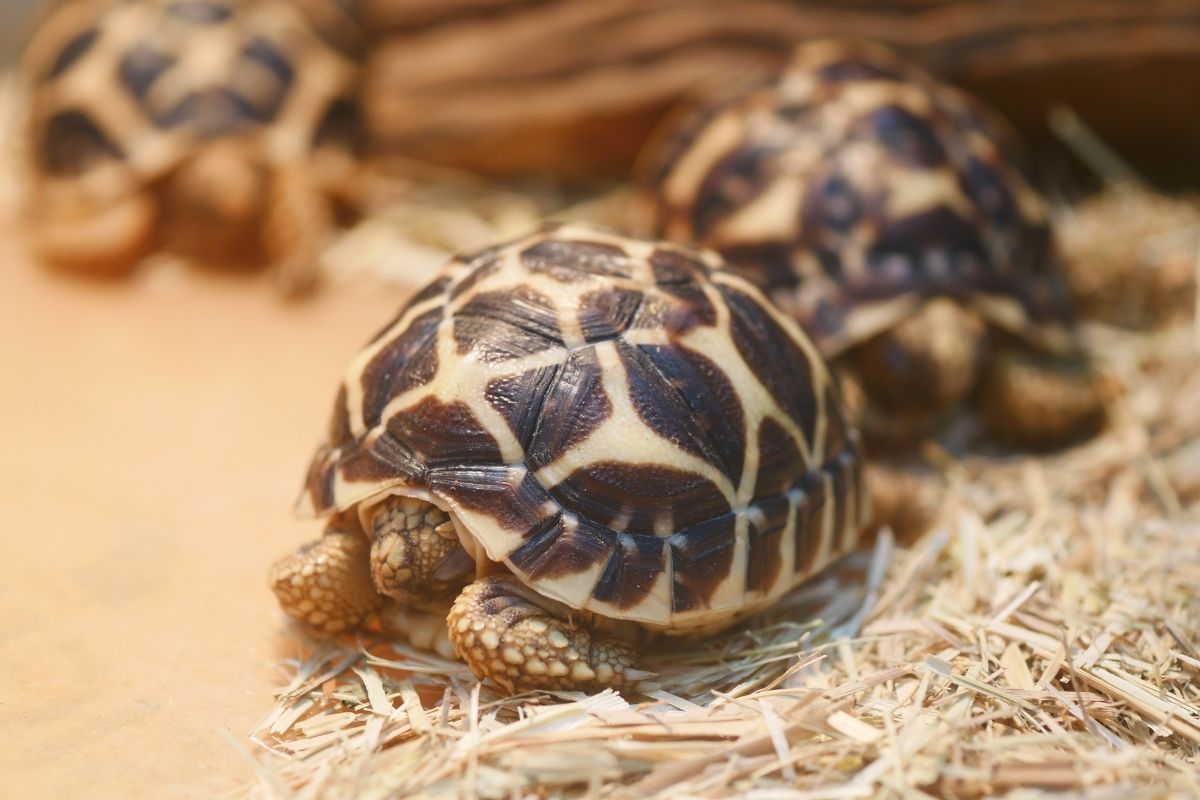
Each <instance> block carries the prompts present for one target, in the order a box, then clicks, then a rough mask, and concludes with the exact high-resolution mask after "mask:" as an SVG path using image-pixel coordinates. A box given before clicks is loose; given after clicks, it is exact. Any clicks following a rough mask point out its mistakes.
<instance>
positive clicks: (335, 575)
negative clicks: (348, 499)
mask: <svg viewBox="0 0 1200 800" xmlns="http://www.w3.org/2000/svg"><path fill="white" fill-rule="evenodd" d="M368 558H369V548H368V543H367V539H366V537H365V536H363V534H362V531H360V530H358V529H357V527H356V526H343V525H339V524H338V521H337V520H335V521H334V522H332V523H330V525H329V527H328V528H326V530H325V535H324V536H322V537H321V538H320V539H318V540H317V541H315V542H309V543H308V544H306V545H304V546H303V547H301V548H300V549H299V550H297V551H296V552H295V553H293V554H292V555H290V556H287V557H286V558H283V559H280V560H279V561H278V562H276V563H275V565H274V566H273V567H272V568H271V574H270V581H271V589H272V590H274V592H275V596H276V597H277V598H278V599H279V605H280V606H282V607H283V610H284V611H285V612H286V613H287V614H288V615H289V616H291V617H294V618H295V619H298V620H300V621H301V622H306V623H308V624H309V625H312V626H313V627H314V628H316V629H317V630H319V631H321V632H323V633H338V632H340V631H344V630H348V629H350V628H356V627H358V626H360V625H362V624H363V623H365V622H366V621H367V620H368V619H369V618H370V617H371V615H372V614H375V613H376V612H377V611H379V609H380V607H381V606H382V604H383V597H382V596H381V595H380V594H379V592H377V591H375V584H374V583H372V581H371V568H370V565H369V560H368Z"/></svg>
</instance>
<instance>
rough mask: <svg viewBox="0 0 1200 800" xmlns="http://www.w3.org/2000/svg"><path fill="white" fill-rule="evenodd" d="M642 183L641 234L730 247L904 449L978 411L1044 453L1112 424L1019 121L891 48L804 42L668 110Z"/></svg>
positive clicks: (862, 409)
mask: <svg viewBox="0 0 1200 800" xmlns="http://www.w3.org/2000/svg"><path fill="white" fill-rule="evenodd" d="M641 183H642V189H643V195H644V198H645V203H644V206H643V213H644V217H643V220H642V221H643V227H646V228H649V229H650V230H653V231H654V232H655V233H657V234H659V235H663V236H665V237H666V238H668V239H672V240H675V241H680V242H686V243H694V244H700V245H703V246H707V247H711V248H713V249H715V250H717V251H718V252H720V253H721V254H722V255H723V256H724V257H725V259H726V260H727V261H728V262H729V264H730V265H731V266H732V267H733V268H735V269H737V270H738V271H740V272H741V273H742V274H744V275H745V276H747V277H748V278H750V279H751V280H752V281H753V282H754V283H756V284H757V285H759V286H760V287H762V288H763V289H764V290H766V291H767V293H768V294H769V296H770V297H771V298H772V299H773V300H774V301H775V302H777V303H778V304H779V305H780V307H782V308H783V309H785V310H786V311H787V312H788V313H789V314H791V315H792V316H794V317H795V318H796V319H797V320H798V321H799V322H800V323H801V325H802V326H803V327H804V328H805V330H806V331H807V332H808V333H809V334H810V335H811V336H812V337H813V339H814V340H815V342H816V344H817V346H818V348H819V349H820V350H821V352H822V354H823V355H824V356H825V357H826V358H828V359H830V360H831V361H832V362H833V363H834V365H835V366H836V367H837V368H838V369H839V372H840V373H841V375H842V376H843V377H844V379H845V382H846V384H847V395H848V396H849V398H850V399H851V401H852V402H853V401H854V400H855V398H857V403H856V404H857V405H858V406H859V413H860V414H861V423H862V427H863V431H864V434H865V435H866V436H867V438H868V439H870V440H874V441H876V442H882V443H886V444H908V443H911V442H912V441H913V440H914V439H917V438H920V437H923V436H925V435H929V434H931V433H933V432H935V431H937V430H938V429H939V428H941V427H942V426H943V425H944V423H946V422H947V421H948V420H949V419H950V418H951V417H953V416H954V415H955V414H956V413H957V412H958V411H959V410H960V409H963V408H965V407H967V406H970V405H974V406H975V407H976V408H977V409H978V410H980V411H981V412H982V414H981V417H982V419H983V420H984V421H985V423H986V424H987V426H988V427H989V428H990V430H991V432H992V433H993V434H994V435H995V436H997V437H998V438H1003V439H1009V440H1013V441H1016V442H1018V443H1021V444H1024V445H1032V446H1053V445H1057V444H1060V443H1063V442H1066V441H1068V440H1071V439H1073V438H1075V437H1077V436H1079V435H1081V434H1083V433H1085V432H1088V431H1090V430H1091V429H1093V428H1094V427H1095V426H1096V425H1097V424H1098V423H1099V422H1100V420H1101V419H1102V413H1103V412H1102V407H1101V403H1100V400H1099V397H1098V395H1097V393H1096V391H1095V390H1094V388H1093V386H1092V381H1091V378H1090V372H1089V369H1088V365H1087V360H1086V358H1085V357H1084V354H1083V352H1082V349H1081V347H1080V344H1079V341H1078V339H1077V338H1076V335H1075V333H1074V327H1073V324H1072V315H1071V309H1070V305H1069V301H1068V299H1067V295H1066V294H1065V292H1064V290H1063V288H1062V286H1061V284H1060V281H1059V276H1058V275H1057V264H1056V261H1055V257H1054V252H1053V248H1052V246H1051V242H1050V233H1049V227H1048V223H1047V212H1046V207H1045V204H1044V203H1043V201H1042V198H1041V197H1040V195H1039V194H1038V193H1037V191H1036V190H1035V189H1034V188H1033V187H1032V185H1031V183H1030V180H1029V178H1028V176H1027V173H1026V171H1025V170H1024V168H1023V166H1022V162H1021V156H1020V153H1019V152H1018V148H1017V146H1016V144H1015V143H1014V141H1013V138H1012V136H1011V134H1010V132H1009V130H1008V129H1007V127H1006V126H1005V125H1004V123H1003V121H1001V120H999V119H997V118H996V117H995V116H993V115H992V114H991V113H989V112H988V111H987V110H986V109H984V108H981V107H980V106H979V105H977V104H976V103H975V102H973V101H972V100H971V99H970V98H968V97H967V96H966V95H964V94H963V93H961V92H959V91H957V90H955V89H953V88H951V87H949V86H946V85H944V84H940V83H938V82H936V81H935V80H933V79H932V78H931V77H929V76H928V75H926V74H925V73H923V72H921V71H920V70H917V69H915V68H913V67H911V66H909V65H908V64H906V63H904V62H903V61H902V60H901V59H900V58H899V57H897V56H896V55H895V54H893V53H892V52H891V51H889V50H887V49H885V48H882V47H878V46H874V45H870V44H867V43H857V42H845V41H837V40H822V41H818V42H813V43H810V44H807V45H804V46H801V47H799V48H798V49H797V50H796V51H795V53H794V56H793V58H792V61H791V63H790V65H789V66H788V68H787V69H786V70H784V71H783V72H782V73H781V74H779V75H777V76H775V77H774V78H772V79H770V80H768V81H765V82H762V83H760V84H758V85H756V86H754V87H752V88H750V89H749V90H745V91H739V92H737V93H736V94H732V95H730V96H726V97H724V98H722V99H720V100H718V101H717V102H714V103H712V104H710V105H708V106H706V107H704V108H702V109H700V110H699V111H698V112H696V113H693V114H692V115H690V116H689V117H686V118H684V119H683V120H678V119H677V120H674V121H671V122H668V123H667V124H666V126H665V127H664V129H663V131H662V132H661V133H660V135H659V136H658V137H657V139H656V140H655V141H652V142H651V143H650V144H649V145H648V147H647V151H646V154H645V157H644V160H643V164H642V169H641Z"/></svg>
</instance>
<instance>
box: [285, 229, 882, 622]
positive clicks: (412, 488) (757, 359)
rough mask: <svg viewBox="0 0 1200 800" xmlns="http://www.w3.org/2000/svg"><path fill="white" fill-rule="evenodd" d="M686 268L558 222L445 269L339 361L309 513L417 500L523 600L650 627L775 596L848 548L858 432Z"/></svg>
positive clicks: (733, 289)
mask: <svg viewBox="0 0 1200 800" xmlns="http://www.w3.org/2000/svg"><path fill="white" fill-rule="evenodd" d="M706 259H707V257H699V256H695V255H691V254H688V253H686V252H685V251H677V250H675V249H674V248H670V247H666V246H662V245H659V246H655V245H652V244H651V243H648V242H640V241H636V240H624V239H620V238H618V237H615V236H613V235H612V234H608V233H606V232H603V231H598V230H594V229H590V228H585V227H582V226H565V227H563V228H546V229H543V230H541V231H538V232H536V233H534V234H531V235H530V236H527V237H524V238H523V239H519V240H517V241H514V242H512V243H510V244H508V245H505V246H502V247H499V248H492V249H490V250H489V252H488V253H487V254H486V255H483V256H478V257H475V258H462V259H457V260H455V261H453V262H452V263H451V264H450V265H448V267H447V270H446V272H445V273H444V274H443V276H442V277H441V278H440V279H439V280H438V281H437V282H436V283H435V285H436V286H438V287H439V288H438V289H436V290H433V289H431V290H427V291H425V292H422V293H421V294H420V295H419V296H418V299H417V300H415V301H414V302H413V303H412V304H410V306H409V307H408V309H407V311H406V312H405V313H404V314H402V315H401V316H400V317H399V318H398V319H397V321H395V322H394V323H393V324H392V326H391V327H390V328H389V330H388V331H386V332H385V333H384V334H383V335H381V336H379V337H377V338H376V340H375V341H374V342H372V344H370V345H369V346H368V349H367V350H366V351H364V355H363V356H361V357H360V358H359V359H358V360H356V361H355V364H354V366H353V367H352V368H351V370H350V372H349V373H348V375H347V377H346V387H347V390H346V392H345V398H346V402H347V403H348V409H347V417H348V419H349V422H350V425H349V427H350V428H352V429H354V430H356V431H358V433H357V434H356V436H357V441H356V444H354V445H353V446H346V447H345V452H346V453H347V455H346V456H345V457H332V458H331V457H330V454H331V453H333V451H332V450H327V451H325V453H324V455H323V456H322V457H321V463H320V465H319V466H316V467H314V472H313V475H314V476H315V477H313V478H312V479H310V484H309V486H310V496H309V499H310V501H311V504H312V505H313V506H314V507H315V508H316V509H317V510H318V511H319V512H325V513H328V512H329V511H331V510H332V509H334V508H342V509H345V508H347V507H349V506H350V505H352V504H353V503H356V502H363V501H366V500H369V499H370V498H372V497H378V496H380V495H381V494H382V493H386V492H394V493H399V494H405V493H412V494H415V495H419V496H421V497H430V498H432V499H433V500H434V501H435V502H436V503H438V504H439V505H443V506H444V507H445V508H446V509H447V510H449V511H450V512H451V515H452V517H453V518H454V520H455V523H456V526H457V527H458V530H459V534H460V536H464V537H466V538H468V539H470V540H473V541H474V542H475V545H476V546H477V547H478V548H479V549H480V555H482V554H483V553H486V555H487V557H488V558H490V559H492V560H494V561H497V562H500V563H503V564H504V565H506V566H507V568H508V569H509V570H511V571H512V573H513V574H514V575H515V576H516V577H517V578H519V579H520V580H521V581H523V582H525V583H526V584H527V585H529V586H530V587H531V588H533V589H535V590H536V591H537V592H539V593H540V594H542V595H544V596H546V597H548V598H550V599H552V600H555V601H559V602H562V603H565V604H567V606H569V607H573V608H579V609H586V610H589V611H592V612H595V613H597V614H600V615H605V616H612V617H619V618H627V619H630V620H635V621H638V622H641V623H643V624H647V625H651V626H655V627H660V628H666V629H669V630H671V629H680V630H683V629H687V628H689V627H695V626H703V625H710V626H711V625H713V624H714V623H718V622H720V621H724V620H727V619H728V618H729V617H730V615H734V614H738V613H743V612H745V611H748V610H751V609H752V608H754V607H757V606H758V605H761V604H763V603H765V602H767V601H768V600H769V599H771V598H773V597H776V596H778V595H779V594H780V593H781V592H782V591H785V590H786V589H787V588H789V587H790V586H792V585H794V584H795V583H797V582H799V581H800V580H803V579H804V578H805V577H807V575H808V574H810V572H811V571H812V570H815V569H818V568H819V567H820V566H822V565H824V564H825V563H826V562H827V561H828V560H829V559H830V558H833V557H836V556H837V555H838V554H840V553H842V552H844V550H845V548H846V547H848V546H851V545H852V544H853V541H854V539H855V538H856V535H855V534H854V533H851V532H849V531H848V528H849V527H850V526H851V525H857V524H859V523H860V522H861V520H860V519H859V514H858V513H857V510H855V509H849V508H846V509H841V508H839V505H840V504H844V503H849V502H851V498H850V496H849V494H848V492H847V491H846V490H844V489H842V488H839V487H842V486H844V485H846V484H847V482H848V481H849V482H855V481H857V470H858V468H859V466H860V459H859V458H858V455H857V451H856V450H854V449H853V448H854V447H855V446H856V438H855V434H854V433H853V431H852V430H851V429H849V428H848V426H846V425H845V422H844V420H842V418H841V410H840V407H839V406H838V405H837V400H836V398H835V396H834V394H833V393H832V392H833V390H832V389H831V386H832V384H831V382H830V379H829V375H828V373H827V371H826V368H825V367H824V365H823V364H822V363H821V362H820V361H819V359H818V358H817V357H816V356H815V351H814V350H813V349H812V346H811V345H810V344H808V343H806V342H805V340H804V339H803V335H802V334H801V333H800V332H799V330H798V329H797V328H796V327H795V326H794V325H791V323H789V322H787V321H786V320H785V319H784V318H783V317H782V316H781V315H779V314H778V312H775V311H773V310H771V309H769V308H768V307H767V306H766V305H765V304H764V302H763V300H762V298H761V295H759V294H758V293H757V292H756V291H755V290H754V289H753V288H751V287H750V286H749V285H748V284H745V283H744V282H743V281H741V280H740V279H738V278H736V277H734V276H731V275H727V274H725V273H724V272H723V271H721V270H719V269H714V267H713V265H712V264H710V263H709V262H708V261H707V260H706ZM464 286H465V287H466V288H463V287H464ZM420 319H424V320H425V321H424V322H420V323H418V322H417V321H416V320H420ZM433 353H436V354H437V356H438V358H437V359H436V360H434V359H433V358H432V357H431V356H430V355H429V354H433ZM768 354H769V355H768ZM414 371H420V372H421V379H420V380H409V381H406V380H403V379H402V376H404V375H408V374H410V373H413V372H414ZM356 420H357V422H356ZM336 430H337V431H339V432H340V431H344V430H345V426H343V425H342V424H341V423H339V425H338V426H337V427H336ZM339 435H340V433H339ZM385 447H390V448H391V449H392V451H393V452H391V453H388V452H385ZM363 454H373V456H374V457H373V458H372V457H365V456H364V455H363ZM847 454H849V455H848V456H847V457H848V461H847V460H845V459H843V456H846V455H847ZM406 459H407V460H406ZM391 461H395V462H396V465H397V469H396V472H395V474H394V475H392V476H391V477H390V478H389V477H388V476H387V475H386V468H385V469H383V470H380V469H379V467H381V466H385V465H386V464H388V463H389V462H391ZM351 465H353V467H354V469H355V470H357V474H351V472H350V470H349V469H348V468H349V467H351ZM364 465H370V466H369V468H364ZM847 465H848V466H849V469H850V471H851V474H849V476H848V477H847V476H845V475H843V472H845V467H846V466H847ZM418 466H419V467H420V468H418ZM322 476H323V477H322ZM814 476H817V477H815V478H814ZM814 480H815V483H814ZM805 503H808V504H809V505H813V506H816V505H818V504H819V506H820V507H819V508H818V509H817V510H816V511H811V512H808V513H807V515H806V512H805V511H804V505H805ZM826 510H828V512H829V513H828V514H826V513H825V511H826ZM804 525H807V526H808V527H807V528H805V529H804V530H801V527H802V526H804ZM800 540H803V541H804V542H806V543H807V547H801V546H800V545H799V544H797V543H798V542H799V541H800ZM793 549H796V550H797V552H799V553H800V556H799V557H797V556H796V555H795V554H794V553H793ZM468 550H471V548H470V547H468Z"/></svg>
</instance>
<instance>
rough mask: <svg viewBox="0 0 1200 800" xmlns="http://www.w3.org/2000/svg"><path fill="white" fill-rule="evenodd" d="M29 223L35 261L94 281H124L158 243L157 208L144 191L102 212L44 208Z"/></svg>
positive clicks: (114, 202) (86, 206) (55, 206)
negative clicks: (36, 258)
mask: <svg viewBox="0 0 1200 800" xmlns="http://www.w3.org/2000/svg"><path fill="white" fill-rule="evenodd" d="M42 205H44V206H45V207H46V208H48V209H51V210H48V211H46V210H42V209H41V208H40V207H39V209H38V210H37V211H35V212H34V213H33V214H32V215H31V217H30V219H29V231H30V233H29V237H30V243H31V246H32V249H33V251H34V253H35V254H36V255H37V257H38V258H40V259H43V260H44V261H46V262H48V263H50V264H52V265H53V266H56V267H60V268H63V269H69V270H72V271H76V272H82V273H87V274H90V275H94V276H97V277H117V276H121V275H126V274H128V273H130V272H132V271H133V270H134V268H135V267H137V265H138V263H139V262H140V261H141V260H142V259H143V258H145V257H146V256H147V255H149V254H150V253H151V252H153V250H154V248H155V247H156V246H157V243H158V222H159V217H158V206H157V204H156V202H155V199H154V197H153V196H152V195H151V194H150V193H149V192H146V191H140V192H134V193H132V194H129V195H127V196H125V197H122V198H119V199H114V200H112V201H110V202H108V203H106V204H104V205H103V206H95V205H92V204H84V205H80V206H79V207H78V208H74V209H70V208H67V207H66V206H65V204H57V203H55V202H53V201H46V202H45V203H43V204H42Z"/></svg>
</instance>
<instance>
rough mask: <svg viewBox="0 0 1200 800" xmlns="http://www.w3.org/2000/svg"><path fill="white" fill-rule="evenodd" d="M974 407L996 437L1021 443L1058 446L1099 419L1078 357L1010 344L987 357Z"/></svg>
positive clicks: (1096, 399) (1100, 410) (1100, 409)
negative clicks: (1044, 353)
mask: <svg viewBox="0 0 1200 800" xmlns="http://www.w3.org/2000/svg"><path fill="white" fill-rule="evenodd" d="M980 408H981V411H982V415H983V419H984V421H985V423H986V424H987V426H988V428H989V429H990V430H991V431H992V434H993V435H994V436H995V437H996V438H997V439H1001V440H1007V441H1011V442H1014V443H1016V444H1019V445H1022V446H1026V447H1035V448H1036V447H1041V448H1053V447H1058V446H1060V445H1063V444H1066V443H1069V442H1070V441H1072V440H1075V439H1079V438H1082V437H1084V436H1088V435H1090V434H1092V433H1094V432H1095V431H1096V430H1097V429H1098V428H1099V427H1100V426H1101V424H1103V422H1104V404H1103V401H1102V399H1101V396H1100V393H1099V391H1097V388H1096V386H1095V384H1094V382H1093V379H1092V373H1091V371H1090V369H1089V368H1088V365H1087V363H1086V362H1085V361H1084V359H1083V358H1077V359H1062V358H1052V357H1049V356H1042V355H1038V354H1036V353H1032V352H1029V351H1027V350H1025V349H1019V348H1016V347H1009V348H1005V349H1004V350H1002V351H1001V352H999V353H997V354H996V357H995V358H994V359H993V361H992V363H991V365H990V366H989V369H988V374H987V376H986V377H985V380H984V383H983V391H982V394H981V397H980Z"/></svg>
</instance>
